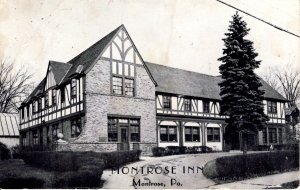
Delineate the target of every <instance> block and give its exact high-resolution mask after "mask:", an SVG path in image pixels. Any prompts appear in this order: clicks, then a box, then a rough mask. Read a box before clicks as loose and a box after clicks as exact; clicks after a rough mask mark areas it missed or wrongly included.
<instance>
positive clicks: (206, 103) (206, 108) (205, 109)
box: [202, 100, 209, 113]
mask: <svg viewBox="0 0 300 190" xmlns="http://www.w3.org/2000/svg"><path fill="white" fill-rule="evenodd" d="M202 102H203V112H204V113H209V101H207V100H203V101H202Z"/></svg>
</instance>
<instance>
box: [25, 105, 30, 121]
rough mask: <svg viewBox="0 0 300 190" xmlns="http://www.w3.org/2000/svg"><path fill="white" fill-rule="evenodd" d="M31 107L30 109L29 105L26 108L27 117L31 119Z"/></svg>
mask: <svg viewBox="0 0 300 190" xmlns="http://www.w3.org/2000/svg"><path fill="white" fill-rule="evenodd" d="M29 109H30V106H29V105H28V106H27V108H26V111H27V119H29Z"/></svg>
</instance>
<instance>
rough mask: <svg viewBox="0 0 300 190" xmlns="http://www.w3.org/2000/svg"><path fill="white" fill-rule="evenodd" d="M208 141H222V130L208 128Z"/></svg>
mask: <svg viewBox="0 0 300 190" xmlns="http://www.w3.org/2000/svg"><path fill="white" fill-rule="evenodd" d="M207 141H208V142H219V141H220V128H217V127H208V128H207Z"/></svg>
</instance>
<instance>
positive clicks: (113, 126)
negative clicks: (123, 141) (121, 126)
mask: <svg viewBox="0 0 300 190" xmlns="http://www.w3.org/2000/svg"><path fill="white" fill-rule="evenodd" d="M107 132H108V141H109V142H117V141H118V127H117V119H108V126H107Z"/></svg>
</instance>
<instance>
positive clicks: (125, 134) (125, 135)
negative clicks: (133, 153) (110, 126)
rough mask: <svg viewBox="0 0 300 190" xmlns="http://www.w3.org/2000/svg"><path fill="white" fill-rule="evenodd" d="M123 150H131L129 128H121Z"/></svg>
mask: <svg viewBox="0 0 300 190" xmlns="http://www.w3.org/2000/svg"><path fill="white" fill-rule="evenodd" d="M121 150H129V141H128V129H127V127H121Z"/></svg>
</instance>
